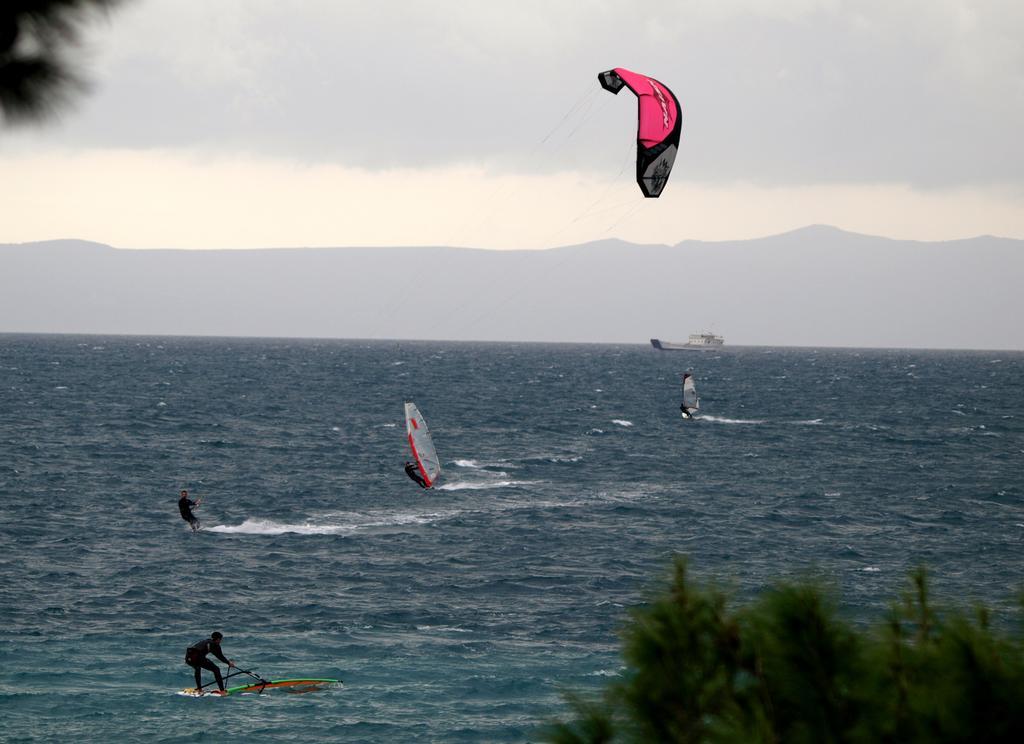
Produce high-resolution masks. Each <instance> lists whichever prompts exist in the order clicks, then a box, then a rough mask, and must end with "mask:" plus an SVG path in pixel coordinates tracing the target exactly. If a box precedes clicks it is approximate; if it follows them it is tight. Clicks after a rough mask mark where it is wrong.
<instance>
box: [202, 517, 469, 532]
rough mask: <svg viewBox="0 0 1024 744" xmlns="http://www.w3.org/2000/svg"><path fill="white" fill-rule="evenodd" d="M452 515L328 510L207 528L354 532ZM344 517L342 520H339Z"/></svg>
mask: <svg viewBox="0 0 1024 744" xmlns="http://www.w3.org/2000/svg"><path fill="white" fill-rule="evenodd" d="M449 516H451V514H450V513H444V512H397V513H393V514H385V513H381V514H355V513H335V514H325V515H323V517H322V518H323V519H325V520H327V521H324V522H319V521H316V519H311V520H309V521H307V522H305V523H303V524H287V523H281V522H275V521H273V520H270V519H253V518H250V519H246V520H245V521H244V522H242V523H241V524H238V525H227V524H218V525H216V526H214V527H210V528H208V529H207V530H206V531H207V532H219V533H222V534H228V535H286V534H296V535H351V534H353V533H356V532H360V531H362V530H372V529H379V528H382V527H402V526H407V525H414V526H415V525H423V524H430V523H431V522H436V521H438V520H439V519H444V518H445V517H449ZM339 519H340V520H341V521H338V520H339Z"/></svg>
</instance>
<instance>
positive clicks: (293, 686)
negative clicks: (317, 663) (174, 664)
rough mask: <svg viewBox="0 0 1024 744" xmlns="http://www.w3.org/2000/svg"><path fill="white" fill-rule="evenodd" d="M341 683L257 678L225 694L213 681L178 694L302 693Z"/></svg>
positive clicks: (335, 680)
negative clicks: (207, 685) (201, 687)
mask: <svg viewBox="0 0 1024 744" xmlns="http://www.w3.org/2000/svg"><path fill="white" fill-rule="evenodd" d="M340 684H341V680H340V679H269V680H256V681H254V682H251V683H249V684H245V685H236V686H235V687H228V688H227V689H226V690H224V693H223V694H221V693H220V691H218V690H217V687H216V685H214V684H213V683H210V686H209V687H207V688H206V689H199V690H197V689H196V688H195V687H186V688H185V689H184V690H182V691H181V692H179V693H178V694H179V695H186V696H188V697H207V696H209V695H213V696H216V697H226V696H228V695H244V694H246V693H249V694H255V695H259V694H262V693H263V692H269V691H270V690H284V691H285V692H289V693H292V694H301V693H305V692H319V691H321V690H326V689H329V688H331V687H334V686H336V685H340ZM204 687H205V686H204Z"/></svg>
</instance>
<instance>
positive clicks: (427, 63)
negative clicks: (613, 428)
mask: <svg viewBox="0 0 1024 744" xmlns="http://www.w3.org/2000/svg"><path fill="white" fill-rule="evenodd" d="M1022 35H1024V6H1022V5H1020V4H1019V3H1011V2H994V3H986V4H984V5H978V4H975V3H969V2H966V0H965V1H952V0H939V1H937V2H924V1H919V2H906V1H904V2H882V1H881V0H879V1H877V2H876V1H875V0H867V1H865V2H857V3H849V2H841V1H840V0H792V1H789V2H778V3H762V2H754V1H753V0H729V1H728V2H721V3H704V2H695V1H691V2H668V1H667V0H666V1H664V2H652V3H649V4H647V5H645V7H644V11H643V13H637V12H636V8H635V5H634V4H632V3H629V2H627V1H626V0H602V1H601V2H594V3H590V4H588V5H587V6H586V8H585V9H581V8H580V7H579V6H577V5H576V4H572V3H558V2H555V3H551V2H540V1H539V0H528V1H525V2H519V1H517V2H511V0H510V1H508V2H494V3H464V2H455V1H454V0H452V1H450V2H430V3H426V2H413V1H408V2H396V3H389V4H385V5H383V6H381V5H379V4H378V5H372V4H367V3H361V2H328V1H327V0H322V1H317V2H305V3H302V4H299V5H295V4H281V3H276V2H268V1H266V0H252V1H243V0H224V2H217V3H209V2H204V1H203V0H173V1H172V0H151V1H150V2H145V3H138V4H136V5H128V6H126V7H125V8H124V9H123V10H122V11H119V12H118V13H116V14H115V15H114V17H113V18H112V20H111V23H110V24H109V27H108V28H106V29H104V30H100V31H98V32H97V34H96V35H95V39H94V47H95V54H96V57H97V63H96V70H95V72H96V74H95V75H94V77H95V79H96V82H97V92H96V94H95V95H94V96H93V97H92V98H90V99H89V100H87V101H85V102H84V103H83V105H82V107H81V109H80V110H79V112H78V113H77V114H76V115H74V116H72V117H69V118H68V119H67V120H66V122H65V124H64V125H63V126H62V127H61V128H60V129H58V130H54V129H52V128H51V129H49V130H47V131H46V132H45V142H46V143H47V144H61V145H64V146H69V147H87V148H97V149H110V148H124V147H128V148H137V149H145V148H164V149H176V148H187V149H201V148H205V149H207V150H208V151H209V152H210V153H213V154H215V155H223V154H225V153H237V154H247V153H259V154H261V155H263V156H267V157H276V158H288V159H297V160H302V161H305V162H308V163H313V164H319V163H333V164H336V165H339V166H343V167H358V168H365V169H368V170H380V171H387V170H391V169H395V168H418V167H482V168H485V169H487V170H489V171H491V172H495V173H520V174H540V173H557V172H560V171H564V170H576V171H580V172H590V173H597V174H601V173H607V171H608V170H609V169H610V168H612V167H613V166H611V165H609V163H608V161H607V160H605V159H602V157H601V153H602V152H604V151H606V150H615V151H617V150H618V143H619V142H620V141H622V140H623V138H629V137H630V136H631V133H632V128H633V119H634V118H635V112H634V111H633V110H632V107H631V102H629V101H627V100H626V99H625V98H623V97H621V96H620V97H618V98H614V97H611V96H609V95H608V94H605V93H603V92H601V93H595V96H598V97H599V98H600V100H595V101H594V102H592V103H591V105H589V106H587V107H585V108H584V109H583V110H581V111H578V112H577V113H578V115H579V121H577V122H574V123H575V124H578V125H579V126H577V127H575V128H574V129H573V130H572V136H571V137H568V138H566V140H564V141H563V142H561V143H560V146H559V147H558V148H556V149H553V150H552V151H550V152H545V153H544V157H534V156H533V151H534V148H535V146H536V144H537V142H538V141H539V140H540V139H541V138H542V137H543V136H544V134H545V133H546V132H547V131H548V130H549V129H550V128H551V127H552V126H553V124H554V123H556V122H558V121H559V120H560V119H561V118H562V117H563V116H564V115H565V114H566V112H567V111H569V110H571V109H572V106H573V105H574V103H575V102H576V101H577V99H578V97H579V96H580V95H581V92H585V91H588V90H596V88H597V82H596V73H597V72H599V71H600V70H603V69H607V68H609V67H613V66H620V65H621V66H626V67H631V68H634V69H637V70H640V71H644V72H648V73H650V74H654V75H656V76H657V77H658V78H659V79H661V80H663V81H665V82H666V83H668V84H670V86H671V87H672V88H673V89H674V90H675V92H676V93H677V95H678V96H679V98H680V99H681V100H682V102H683V107H684V113H685V120H684V134H683V151H682V153H681V162H680V165H681V167H683V168H685V172H686V174H687V175H686V177H687V178H690V179H694V180H698V181H703V182H706V183H709V184H710V183H716V184H719V185H723V184H728V183H732V182H735V181H748V182H751V183H757V184H759V185H762V186H766V187H768V186H800V185H808V184H817V183H851V182H857V183H864V184H871V183H878V182H887V183H907V184H911V185H913V186H915V187H921V188H955V187H961V186H970V185H1007V184H1017V185H1021V184H1024V175H1022V174H1024V148H1021V147H1019V142H1018V139H1019V132H1020V131H1021V129H1022V128H1024V82H1022V81H1024V51H1022V50H1024V46H1022V45H1021V44H1020V43H1019V39H1020V38H1021V36H1022ZM606 99H607V100H606ZM23 145H25V146H35V147H39V146H40V145H39V143H38V142H37V143H34V144H33V143H26V142H24V141H23Z"/></svg>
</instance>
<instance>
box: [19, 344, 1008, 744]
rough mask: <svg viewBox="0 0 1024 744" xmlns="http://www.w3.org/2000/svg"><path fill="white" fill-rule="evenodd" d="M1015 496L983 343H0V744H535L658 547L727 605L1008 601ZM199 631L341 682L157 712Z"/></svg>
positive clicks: (583, 674) (615, 660)
mask: <svg viewBox="0 0 1024 744" xmlns="http://www.w3.org/2000/svg"><path fill="white" fill-rule="evenodd" d="M687 368H689V369H691V370H692V371H693V373H694V375H695V378H696V380H697V386H698V391H699V393H700V395H701V402H702V410H701V412H700V414H699V417H698V419H697V420H695V421H692V422H683V421H682V420H681V419H680V417H679V413H678V404H679V376H680V373H681V372H682V371H684V370H685V369H687ZM404 400H414V401H415V402H416V403H417V405H418V406H419V407H420V409H421V410H422V411H423V414H424V415H425V416H426V418H427V420H428V422H429V423H430V426H431V429H432V431H433V433H434V439H435V442H436V444H437V448H438V452H439V454H440V456H441V460H442V462H443V464H444V467H445V477H444V479H443V481H442V485H441V487H440V488H438V489H437V490H434V491H431V492H423V491H421V490H420V489H418V488H417V487H416V486H415V485H414V484H413V483H412V482H411V481H409V480H408V479H407V478H406V477H405V475H404V473H403V472H402V463H403V461H404V460H405V459H406V457H407V450H406V442H405V432H404V425H403V422H402V403H403V401H404ZM1022 472H1024V355H1022V354H1020V353H1013V352H928V351H868V350H834V349H818V350H815V349H765V348H733V349H725V350H722V351H720V352H705V353H668V352H656V351H653V350H651V349H649V348H645V347H641V346H639V345H637V346H576V345H573V346H559V345H507V344H453V343H401V344H399V343H394V342H390V343H388V342H354V341H352V342H343V341H287V340H239V339H234V340H231V339H181V338H111V337H53V336H51V337H31V336H0V494H2V496H3V503H4V506H5V519H4V520H3V523H2V524H0V579H2V580H0V621H2V627H3V633H2V636H0V638H2V645H0V648H2V649H3V659H4V664H3V665H0V712H2V715H3V720H4V726H5V729H4V732H3V736H4V737H9V738H12V739H39V740H53V739H70V738H71V737H80V738H82V739H85V740H101V739H113V738H115V737H120V738H128V737H131V738H133V739H141V738H143V737H145V738H147V739H149V740H152V741H195V740H200V739H204V738H207V739H208V738H210V737H213V738H218V739H224V740H226V739H228V738H229V737H231V738H233V737H250V738H251V737H256V739H257V740H284V741H287V740H315V739H318V738H324V737H332V738H338V739H344V740H347V741H415V740H423V741H525V740H529V739H531V738H534V739H535V738H536V732H537V726H538V725H539V724H542V723H543V722H544V721H545V720H546V719H548V718H550V717H552V716H556V715H561V714H564V713H565V710H566V709H565V706H564V704H563V702H562V698H561V696H560V693H561V691H562V690H564V689H570V690H577V691H587V690H595V689H596V688H597V687H598V686H600V685H602V684H603V683H604V682H605V681H606V680H607V679H608V678H609V677H610V676H614V675H615V674H617V673H618V671H619V669H620V661H619V657H618V645H617V638H618V637H617V631H618V629H619V628H621V626H622V623H623V621H624V619H625V617H626V611H627V609H628V608H629V607H630V606H632V605H635V604H636V603H638V602H639V601H641V599H642V597H643V595H644V591H645V589H646V588H647V587H649V586H650V583H651V581H652V580H653V579H655V578H656V577H657V576H658V575H659V574H661V573H662V572H663V570H664V569H665V567H666V566H667V562H668V560H669V557H670V556H671V555H672V554H673V553H676V552H682V553H686V554H688V555H689V556H691V560H692V564H693V566H694V570H695V573H696V574H697V575H699V576H702V577H706V578H710V577H715V578H716V579H717V580H719V581H721V582H722V583H724V584H726V585H727V586H729V587H731V589H732V591H733V592H734V593H735V595H736V596H737V600H738V601H742V600H743V599H744V598H748V597H750V596H752V595H753V594H755V593H756V592H757V591H759V590H760V589H762V588H764V587H765V586H766V585H768V584H770V583H771V582H772V581H773V580H775V579H778V578H780V577H793V576H802V575H806V574H808V573H814V574H815V575H818V576H824V577H827V578H828V579H829V580H831V581H833V582H834V583H835V584H836V586H837V587H838V589H839V591H840V596H841V597H842V600H843V609H844V611H845V612H846V613H847V614H848V615H849V616H850V617H851V618H852V619H854V620H856V621H858V622H872V621H874V620H876V619H879V618H880V617H881V612H882V610H883V608H885V607H886V606H887V605H888V604H889V602H890V601H891V600H892V599H893V598H894V597H895V596H896V595H897V594H898V593H899V591H900V590H901V589H902V587H903V582H904V580H905V577H906V574H907V572H908V570H909V569H911V568H912V567H913V566H915V565H917V564H919V563H926V564H927V565H928V566H929V567H930V568H931V569H932V571H933V573H934V574H935V576H936V591H937V593H938V594H940V595H941V596H945V597H955V598H958V599H963V598H976V599H979V600H982V601H985V602H988V603H989V604H992V605H995V606H996V607H998V608H1000V609H1006V608H1008V607H1009V606H1010V605H1011V604H1012V593H1013V591H1014V590H1015V589H1017V588H1019V587H1021V586H1022V585H1024V580H1022V578H1024V577H1022V567H1024V566H1022V557H1021V556H1022V547H1024V545H1022V542H1024V493H1022V476H1021V473H1022ZM181 488H189V489H190V490H192V491H193V495H194V496H200V495H201V496H203V497H204V502H203V505H202V507H201V509H200V510H199V511H198V512H197V514H198V515H199V516H200V517H201V518H202V520H203V525H204V530H203V531H202V532H200V533H199V534H197V535H193V534H191V533H190V532H189V531H188V530H187V527H186V525H185V523H184V522H183V521H182V520H181V519H180V518H179V516H178V514H177V509H176V504H175V501H176V498H177V492H178V490H179V489H181ZM215 629H220V630H221V631H222V632H223V633H224V634H225V636H226V638H225V644H224V647H225V650H226V651H227V654H228V656H229V657H231V658H233V659H235V660H236V661H238V662H239V663H240V664H242V665H243V666H245V665H250V666H252V667H255V668H256V669H258V670H259V671H260V672H261V673H263V674H264V675H269V676H272V677H296V676H316V677H340V678H342V679H344V681H345V687H344V688H343V689H340V690H333V691H330V692H325V693H320V694H315V695H287V694H281V693H278V694H274V695H271V696H244V697H239V698H230V699H224V700H221V699H210V698H206V699H198V700H197V699H190V698H184V697H180V696H178V695H176V694H175V692H176V691H177V690H179V689H180V688H182V687H184V686H187V685H191V670H190V669H189V668H188V667H186V666H185V665H184V664H183V663H182V657H183V654H184V648H185V646H186V645H188V644H189V643H191V642H193V641H195V640H198V639H200V638H202V637H203V636H204V635H206V634H208V633H209V632H210V631H212V630H215Z"/></svg>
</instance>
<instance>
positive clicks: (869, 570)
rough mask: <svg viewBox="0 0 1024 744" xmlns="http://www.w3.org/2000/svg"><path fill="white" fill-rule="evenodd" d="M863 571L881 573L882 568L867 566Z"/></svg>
mask: <svg viewBox="0 0 1024 744" xmlns="http://www.w3.org/2000/svg"><path fill="white" fill-rule="evenodd" d="M861 571H864V572H865V573H880V572H881V571H882V569H880V568H876V567H875V566H865V567H864V568H862V569H861Z"/></svg>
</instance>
